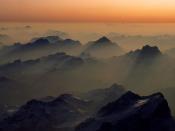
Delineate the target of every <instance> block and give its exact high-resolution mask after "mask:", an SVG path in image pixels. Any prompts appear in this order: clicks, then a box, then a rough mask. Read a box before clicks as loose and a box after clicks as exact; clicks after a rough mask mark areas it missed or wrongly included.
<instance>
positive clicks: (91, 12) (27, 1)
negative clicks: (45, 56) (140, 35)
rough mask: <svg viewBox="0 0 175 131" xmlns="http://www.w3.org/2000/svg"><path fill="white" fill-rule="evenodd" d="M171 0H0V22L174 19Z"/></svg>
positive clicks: (174, 10) (163, 20) (174, 11)
mask: <svg viewBox="0 0 175 131" xmlns="http://www.w3.org/2000/svg"><path fill="white" fill-rule="evenodd" d="M174 7H175V1H174V0H154V1H153V0H132V1H131V0H64V1H63V0H1V4H0V21H1V22H175V8H174Z"/></svg>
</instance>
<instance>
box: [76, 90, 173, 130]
mask: <svg viewBox="0 0 175 131" xmlns="http://www.w3.org/2000/svg"><path fill="white" fill-rule="evenodd" d="M116 129H117V131H173V130H174V129H175V126H174V119H173V117H172V115H171V111H170V108H169V106H168V103H167V100H166V99H165V98H164V96H163V94H162V93H155V94H153V95H150V96H139V95H137V94H135V93H133V92H130V91H129V92H127V93H126V94H124V95H123V96H121V97H120V98H119V99H118V100H116V101H114V102H112V103H109V104H107V105H106V106H104V107H103V108H102V109H101V110H100V111H99V112H98V113H97V115H96V116H95V117H93V118H91V119H88V120H86V121H85V122H83V123H82V124H80V125H79V126H78V127H77V130H76V131H88V130H90V131H115V130H116Z"/></svg>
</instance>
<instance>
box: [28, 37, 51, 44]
mask: <svg viewBox="0 0 175 131" xmlns="http://www.w3.org/2000/svg"><path fill="white" fill-rule="evenodd" d="M31 44H32V45H47V44H49V41H48V40H47V39H44V38H41V39H37V40H36V41H34V42H33V43H31Z"/></svg>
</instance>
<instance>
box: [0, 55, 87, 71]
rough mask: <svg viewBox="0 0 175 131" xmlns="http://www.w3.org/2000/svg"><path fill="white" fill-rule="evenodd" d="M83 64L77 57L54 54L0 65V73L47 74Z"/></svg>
mask: <svg viewBox="0 0 175 131" xmlns="http://www.w3.org/2000/svg"><path fill="white" fill-rule="evenodd" d="M83 63H84V61H83V59H81V58H79V57H74V56H70V55H67V54H65V53H56V54H52V55H48V56H45V57H41V58H39V59H35V60H27V61H21V60H15V61H14V62H12V63H8V64H5V65H1V66H0V72H1V73H2V74H9V73H10V74H11V73H15V72H16V73H17V72H18V74H20V72H25V73H27V72H28V73H30V72H31V71H32V70H33V71H35V73H38V72H40V71H43V72H47V71H51V70H54V69H68V68H74V67H76V66H80V65H82V64H83ZM28 73H27V74H28ZM33 73H34V72H33Z"/></svg>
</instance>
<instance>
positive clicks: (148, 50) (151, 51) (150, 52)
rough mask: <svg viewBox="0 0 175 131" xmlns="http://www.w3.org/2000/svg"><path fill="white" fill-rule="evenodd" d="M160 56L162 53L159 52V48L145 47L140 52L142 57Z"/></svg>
mask: <svg viewBox="0 0 175 131" xmlns="http://www.w3.org/2000/svg"><path fill="white" fill-rule="evenodd" d="M160 54H161V51H160V50H159V48H158V47H157V46H149V45H145V46H143V48H142V49H141V50H140V55H143V56H157V55H160Z"/></svg>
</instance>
